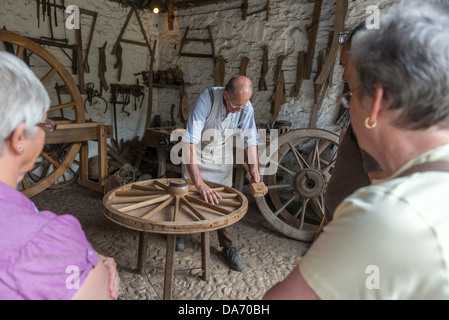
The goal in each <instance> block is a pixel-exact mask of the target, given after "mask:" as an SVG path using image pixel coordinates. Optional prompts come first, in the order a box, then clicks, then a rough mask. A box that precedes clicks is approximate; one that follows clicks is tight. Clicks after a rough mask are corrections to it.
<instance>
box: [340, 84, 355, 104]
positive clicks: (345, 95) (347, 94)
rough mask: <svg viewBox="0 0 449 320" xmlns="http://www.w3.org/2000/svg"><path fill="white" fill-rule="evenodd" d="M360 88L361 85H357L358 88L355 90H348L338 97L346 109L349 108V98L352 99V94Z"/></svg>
mask: <svg viewBox="0 0 449 320" xmlns="http://www.w3.org/2000/svg"><path fill="white" fill-rule="evenodd" d="M359 89H360V86H359V87H357V88H355V89H354V90H350V91H348V92H345V93H343V94H342V95H341V96H339V97H338V101H339V103H340V104H341V105H343V107H344V108H345V109H349V100H350V99H351V97H352V94H353V93H354V92H356V91H357V90H359ZM348 97H349V100H348Z"/></svg>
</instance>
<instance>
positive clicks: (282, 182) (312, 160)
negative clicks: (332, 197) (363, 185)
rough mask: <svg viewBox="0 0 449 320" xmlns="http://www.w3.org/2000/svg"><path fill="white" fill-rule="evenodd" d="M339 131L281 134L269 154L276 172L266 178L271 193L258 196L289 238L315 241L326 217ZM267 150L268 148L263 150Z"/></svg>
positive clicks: (263, 208) (260, 204)
mask: <svg viewBox="0 0 449 320" xmlns="http://www.w3.org/2000/svg"><path fill="white" fill-rule="evenodd" d="M338 139H339V136H338V134H336V133H334V132H330V131H326V130H321V129H298V130H293V131H289V132H287V133H285V134H283V135H281V136H280V137H279V139H278V150H277V154H274V153H273V154H272V155H270V162H269V164H270V165H274V166H275V167H276V166H277V170H276V173H274V174H272V175H269V176H268V177H266V183H267V187H268V193H267V194H266V195H265V196H264V197H258V198H256V203H257V206H258V207H259V210H260V211H261V213H262V214H263V216H264V217H265V219H267V221H268V222H269V223H270V224H271V225H272V226H273V227H274V228H275V229H277V230H278V231H280V232H281V233H283V234H285V235H286V236H288V237H291V238H293V239H297V240H301V241H312V240H313V239H314V237H315V235H316V232H317V230H318V227H319V225H320V222H321V220H322V217H323V216H324V194H325V191H326V186H327V183H328V181H329V179H330V177H331V174H332V169H333V167H334V164H335V160H336V156H337V149H338ZM262 152H265V150H262Z"/></svg>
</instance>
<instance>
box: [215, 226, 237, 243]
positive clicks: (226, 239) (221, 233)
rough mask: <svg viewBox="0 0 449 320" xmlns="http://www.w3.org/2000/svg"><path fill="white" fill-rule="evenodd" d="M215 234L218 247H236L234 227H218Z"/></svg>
mask: <svg viewBox="0 0 449 320" xmlns="http://www.w3.org/2000/svg"><path fill="white" fill-rule="evenodd" d="M217 235H218V242H219V243H220V247H223V248H231V247H237V237H236V236H235V232H234V228H233V227H232V226H229V227H226V228H221V229H218V230H217Z"/></svg>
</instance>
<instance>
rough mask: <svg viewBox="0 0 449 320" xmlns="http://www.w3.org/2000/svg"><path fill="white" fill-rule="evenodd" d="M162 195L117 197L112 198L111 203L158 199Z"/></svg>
mask: <svg viewBox="0 0 449 320" xmlns="http://www.w3.org/2000/svg"><path fill="white" fill-rule="evenodd" d="M159 197H160V195H151V196H137V197H116V198H114V199H112V200H111V204H121V203H136V202H141V201H147V200H154V199H158V198H159Z"/></svg>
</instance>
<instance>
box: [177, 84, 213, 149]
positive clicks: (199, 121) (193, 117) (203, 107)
mask: <svg viewBox="0 0 449 320" xmlns="http://www.w3.org/2000/svg"><path fill="white" fill-rule="evenodd" d="M211 109H212V105H211V102H210V94H209V92H208V90H205V91H204V92H203V93H202V94H201V95H200V96H199V98H198V100H197V101H196V103H195V107H194V108H193V110H191V111H190V114H189V120H188V121H187V126H186V129H187V130H186V133H185V135H184V136H183V139H182V140H183V141H184V142H190V143H193V144H198V143H199V142H200V141H201V133H202V132H203V128H204V124H205V123H206V119H207V117H208V116H209V114H210V112H211Z"/></svg>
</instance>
